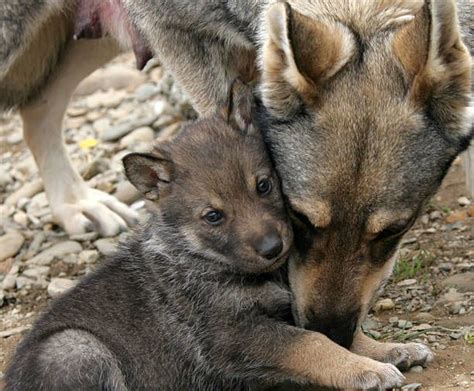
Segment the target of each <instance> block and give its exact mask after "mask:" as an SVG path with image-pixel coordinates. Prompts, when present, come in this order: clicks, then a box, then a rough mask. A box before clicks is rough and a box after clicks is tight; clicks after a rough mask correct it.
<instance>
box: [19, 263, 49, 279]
mask: <svg viewBox="0 0 474 391" xmlns="http://www.w3.org/2000/svg"><path fill="white" fill-rule="evenodd" d="M50 270H51V268H50V267H49V266H37V267H33V268H29V269H26V270H25V271H24V272H23V273H22V276H25V277H28V278H34V279H40V278H41V277H46V276H47V275H48V273H49V271H50Z"/></svg>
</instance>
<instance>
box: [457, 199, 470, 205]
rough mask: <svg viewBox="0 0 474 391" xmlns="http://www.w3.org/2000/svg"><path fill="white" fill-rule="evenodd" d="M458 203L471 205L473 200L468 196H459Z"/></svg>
mask: <svg viewBox="0 0 474 391" xmlns="http://www.w3.org/2000/svg"><path fill="white" fill-rule="evenodd" d="M458 204H459V206H469V205H471V201H470V200H469V198H467V197H459V198H458Z"/></svg>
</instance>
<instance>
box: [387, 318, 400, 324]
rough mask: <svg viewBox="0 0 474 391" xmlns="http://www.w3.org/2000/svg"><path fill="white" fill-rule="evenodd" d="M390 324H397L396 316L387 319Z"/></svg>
mask: <svg viewBox="0 0 474 391" xmlns="http://www.w3.org/2000/svg"><path fill="white" fill-rule="evenodd" d="M388 322H389V323H390V324H397V323H398V316H392V317H390V318H389V319H388Z"/></svg>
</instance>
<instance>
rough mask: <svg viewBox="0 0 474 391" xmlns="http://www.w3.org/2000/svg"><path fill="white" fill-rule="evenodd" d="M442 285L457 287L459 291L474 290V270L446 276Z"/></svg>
mask: <svg viewBox="0 0 474 391" xmlns="http://www.w3.org/2000/svg"><path fill="white" fill-rule="evenodd" d="M441 285H442V286H443V287H450V288H456V290H457V291H459V292H474V272H466V273H460V274H455V275H453V276H450V277H448V278H446V279H445V280H444V281H443V282H442V283H441Z"/></svg>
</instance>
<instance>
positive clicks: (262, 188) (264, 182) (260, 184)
mask: <svg viewBox="0 0 474 391" xmlns="http://www.w3.org/2000/svg"><path fill="white" fill-rule="evenodd" d="M271 191H272V182H271V181H270V179H269V178H267V177H265V178H260V179H259V180H258V181H257V192H258V194H260V195H267V194H269V193H270V192H271Z"/></svg>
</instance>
